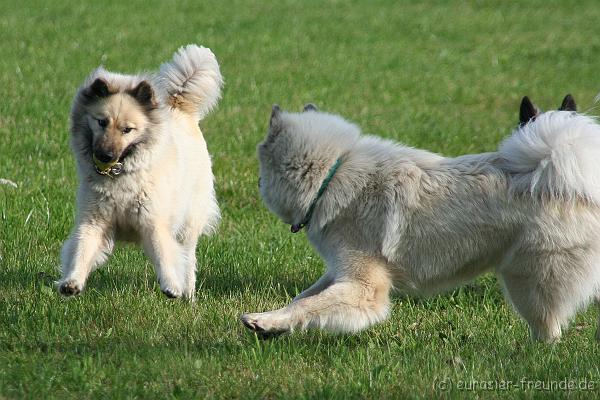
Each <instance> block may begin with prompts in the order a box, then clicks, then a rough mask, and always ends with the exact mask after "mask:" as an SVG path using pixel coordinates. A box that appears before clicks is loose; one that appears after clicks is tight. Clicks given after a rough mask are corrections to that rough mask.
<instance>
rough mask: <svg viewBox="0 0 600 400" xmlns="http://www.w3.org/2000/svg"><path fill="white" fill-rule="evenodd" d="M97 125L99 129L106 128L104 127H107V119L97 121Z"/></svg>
mask: <svg viewBox="0 0 600 400" xmlns="http://www.w3.org/2000/svg"><path fill="white" fill-rule="evenodd" d="M98 125H99V126H100V128H106V126H107V125H108V120H107V119H99V120H98Z"/></svg>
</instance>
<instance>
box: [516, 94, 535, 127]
mask: <svg viewBox="0 0 600 400" xmlns="http://www.w3.org/2000/svg"><path fill="white" fill-rule="evenodd" d="M539 113H540V110H539V109H538V108H537V107H536V106H534V105H533V103H532V102H531V100H529V97H527V96H525V97H523V100H521V107H520V109H519V125H525V124H526V123H528V122H529V121H531V120H534V119H535V117H537V116H538V115H539Z"/></svg>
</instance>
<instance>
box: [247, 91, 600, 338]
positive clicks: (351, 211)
mask: <svg viewBox="0 0 600 400" xmlns="http://www.w3.org/2000/svg"><path fill="white" fill-rule="evenodd" d="M258 157H259V160H260V178H261V184H260V191H261V195H262V197H263V199H264V201H265V203H266V204H267V206H268V207H269V208H270V209H271V210H272V211H273V212H274V213H275V214H277V215H278V216H279V217H280V218H281V219H282V220H283V221H284V222H285V223H288V224H291V225H292V231H298V230H300V229H302V227H304V226H306V230H307V234H308V238H309V240H310V241H311V243H312V244H313V245H314V246H315V248H316V250H317V251H318V252H319V253H320V255H321V256H322V257H323V259H324V260H325V262H326V264H327V270H326V272H325V274H324V275H323V276H322V277H321V278H320V279H319V280H318V281H317V282H316V283H315V284H314V285H312V286H311V287H310V288H308V289H307V290H305V291H304V292H302V293H301V294H300V295H299V296H298V297H296V298H295V299H294V300H293V301H292V303H291V304H289V305H288V306H286V307H284V308H281V309H279V310H275V311H270V312H264V313H255V314H244V315H243V316H242V321H243V323H244V324H245V325H246V326H247V327H248V328H250V329H252V330H254V331H257V332H261V333H264V334H275V333H281V332H285V331H290V330H294V329H305V328H310V327H320V328H323V329H328V330H334V331H349V332H355V331H358V330H361V329H364V328H366V327H368V326H370V325H372V324H375V323H377V322H380V321H382V320H383V319H385V318H386V317H387V315H388V312H389V306H390V301H389V292H390V289H392V288H397V289H400V290H404V291H409V292H413V293H424V294H430V293H436V292H439V291H441V290H444V289H448V288H453V287H456V286H457V285H460V284H462V283H464V282H467V281H469V280H471V279H473V278H475V277H476V276H478V275H480V274H481V273H483V272H485V271H487V270H489V269H490V268H493V269H494V270H495V272H496V274H497V275H498V277H499V279H500V281H501V282H502V285H503V287H504V289H505V294H506V297H507V299H508V300H509V301H510V302H511V303H512V304H513V305H514V307H515V309H516V310H517V312H518V313H519V314H520V315H521V316H522V317H523V318H524V319H525V321H527V323H528V324H529V327H530V330H531V334H532V337H533V338H535V339H538V340H543V341H553V340H556V339H558V338H559V337H560V335H561V328H563V327H565V326H566V325H567V324H568V322H569V320H570V319H571V318H572V317H573V315H574V314H575V313H576V312H577V311H578V310H579V309H581V308H583V307H585V306H586V305H588V304H589V303H590V302H591V301H593V300H600V125H599V124H598V123H597V122H596V120H595V119H593V118H591V117H588V116H585V115H581V114H577V113H576V112H575V104H574V102H573V101H572V98H571V97H570V96H567V98H565V101H564V102H563V106H562V107H561V109H560V110H559V111H550V112H546V113H543V114H539V113H538V111H537V109H536V108H535V107H534V106H533V105H532V104H531V102H530V101H529V99H527V98H525V99H524V100H523V103H522V106H521V124H520V126H519V127H518V128H517V129H516V130H515V131H514V132H513V133H512V135H511V136H510V137H509V138H507V139H506V140H505V141H504V143H502V144H501V146H500V148H499V150H498V151H497V152H493V153H485V154H478V155H466V156H462V157H457V158H446V157H442V156H439V155H437V154H433V153H430V152H427V151H424V150H417V149H413V148H410V147H407V146H403V145H400V144H396V143H393V142H390V141H387V140H382V139H379V138H376V137H373V136H363V135H361V132H360V130H359V128H358V127H357V126H356V125H354V124H352V123H350V122H347V121H345V120H344V119H342V118H341V117H339V116H335V115H330V114H326V113H321V112H318V111H317V110H316V108H315V107H314V106H311V105H308V106H306V107H305V110H304V112H302V113H288V112H284V111H281V110H280V108H279V107H277V106H274V107H273V112H272V115H271V121H270V129H269V133H268V135H267V137H266V139H265V140H264V142H263V143H261V144H260V145H259V146H258ZM599 325H600V320H599Z"/></svg>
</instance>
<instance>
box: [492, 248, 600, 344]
mask: <svg viewBox="0 0 600 400" xmlns="http://www.w3.org/2000/svg"><path fill="white" fill-rule="evenodd" d="M585 260H586V257H583V256H582V255H581V254H578V253H576V252H573V251H571V250H570V249H569V250H568V251H567V250H565V251H561V249H557V250H554V251H552V252H547V253H545V252H539V251H537V252H535V251H531V252H529V251H527V252H522V253H521V254H520V256H519V257H518V258H517V259H513V260H511V261H510V265H508V264H507V265H505V266H503V267H501V269H500V271H499V273H500V277H501V278H502V280H503V283H504V288H505V292H506V295H507V297H508V299H509V300H510V301H511V302H512V304H513V305H514V307H515V309H516V310H517V312H518V313H519V314H520V315H521V316H522V317H523V318H524V319H525V320H526V321H527V323H528V324H529V328H530V330H531V337H532V339H534V340H539V341H543V342H554V341H557V340H559V339H560V337H561V333H562V332H561V330H562V327H565V326H567V324H568V323H569V321H570V320H571V319H572V317H573V316H574V315H575V313H576V312H577V309H578V307H579V306H580V305H581V304H584V303H585V302H586V301H587V300H588V299H589V298H590V296H593V294H592V293H593V292H591V290H592V286H587V287H586V286H585V285H582V282H581V281H577V280H573V279H568V278H569V276H570V275H572V273H573V271H577V272H578V273H579V274H581V275H582V276H585V275H586V273H585V271H586V268H588V266H586V263H585Z"/></svg>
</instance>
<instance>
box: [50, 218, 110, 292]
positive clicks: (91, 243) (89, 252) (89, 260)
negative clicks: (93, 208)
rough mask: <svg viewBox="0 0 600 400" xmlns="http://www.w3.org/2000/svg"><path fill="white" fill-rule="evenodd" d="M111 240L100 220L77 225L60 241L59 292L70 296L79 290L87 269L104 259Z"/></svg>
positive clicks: (86, 274)
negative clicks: (62, 242) (63, 240)
mask: <svg viewBox="0 0 600 400" xmlns="http://www.w3.org/2000/svg"><path fill="white" fill-rule="evenodd" d="M113 245H114V242H113V239H112V238H111V237H109V236H108V235H107V234H106V226H105V225H104V224H102V223H101V222H99V221H94V222H90V223H85V224H80V225H78V226H76V227H75V229H74V231H73V233H72V234H71V236H70V237H69V239H67V241H66V242H65V243H64V244H63V247H62V250H61V264H62V274H61V275H62V276H61V279H60V281H59V282H58V289H59V291H60V293H62V294H63V295H65V296H72V295H76V294H79V293H81V291H82V290H83V288H84V287H85V282H86V281H87V278H88V276H89V274H90V272H91V271H92V270H93V269H94V268H95V267H97V266H99V265H100V264H102V263H103V262H105V261H106V259H107V258H108V256H109V255H110V253H111V252H112V249H113Z"/></svg>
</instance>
